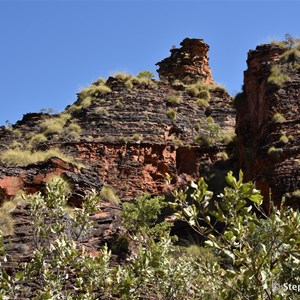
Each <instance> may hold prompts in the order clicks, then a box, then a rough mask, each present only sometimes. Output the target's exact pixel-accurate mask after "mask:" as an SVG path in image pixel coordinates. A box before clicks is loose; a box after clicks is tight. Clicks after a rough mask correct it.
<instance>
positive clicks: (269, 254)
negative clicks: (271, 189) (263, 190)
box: [173, 172, 300, 300]
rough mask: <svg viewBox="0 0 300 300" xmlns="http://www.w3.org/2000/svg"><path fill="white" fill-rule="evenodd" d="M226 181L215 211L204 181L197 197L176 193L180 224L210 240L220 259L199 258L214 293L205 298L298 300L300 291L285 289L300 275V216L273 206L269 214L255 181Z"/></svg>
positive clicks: (196, 190)
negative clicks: (186, 225) (205, 259)
mask: <svg viewBox="0 0 300 300" xmlns="http://www.w3.org/2000/svg"><path fill="white" fill-rule="evenodd" d="M226 181H227V183H228V186H227V187H225V189H224V192H223V193H222V194H220V195H219V196H218V197H219V199H218V202H217V203H215V206H214V208H210V207H211V199H212V195H213V193H212V192H210V191H209V190H208V189H207V184H206V183H205V182H204V180H203V178H201V179H200V180H199V181H198V183H192V184H191V188H192V189H193V192H192V195H191V197H189V198H187V197H186V194H185V193H184V192H183V191H176V192H175V193H174V196H175V199H176V200H175V203H174V204H173V207H174V209H176V207H177V212H176V213H175V216H176V217H177V219H178V220H181V221H183V222H186V223H187V224H189V225H190V226H191V228H193V229H194V230H195V231H196V232H197V233H198V234H200V235H201V236H202V238H203V239H204V240H205V242H204V245H205V248H206V249H211V252H212V253H214V254H216V255H217V260H215V261H213V262H208V264H206V263H203V262H201V260H196V259H194V262H195V263H196V264H198V266H199V268H198V270H199V271H198V272H199V273H201V275H202V277H204V278H207V285H208V287H209V290H208V291H207V290H206V291H207V292H208V293H207V294H206V296H207V298H204V299H211V293H212V291H214V292H215V296H216V298H215V299H236V300H242V299H253V300H254V299H287V298H289V297H291V299H294V296H295V297H296V298H297V295H296V292H295V291H293V290H291V289H290V290H287V289H284V288H283V287H284V286H283V285H284V283H286V282H289V281H290V280H291V278H298V276H299V272H298V271H296V272H295V270H298V266H299V260H298V257H299V255H298V253H299V252H298V248H299V241H298V239H297V237H298V235H299V234H298V229H299V228H300V215H299V213H298V212H297V211H295V210H293V209H292V208H289V207H285V206H280V208H277V207H275V206H274V205H273V204H272V203H271V207H270V211H269V213H268V215H266V214H265V212H264V211H263V208H262V207H263V206H262V205H263V197H262V196H261V194H260V191H258V190H257V189H256V188H255V185H254V184H253V183H252V182H247V183H243V174H242V172H240V177H239V179H236V178H235V177H233V175H232V172H229V173H228V174H227V176H226ZM258 212H259V214H260V215H258ZM216 222H218V223H219V224H222V231H219V230H218V228H221V226H220V227H218V228H216V227H215V224H216ZM196 255H197V254H196ZM295 268H296V269H295ZM199 273H198V274H199ZM255 274H256V275H255ZM274 286H276V289H275V288H274ZM202 289H203V286H202ZM278 289H279V291H280V292H278ZM203 292H205V290H204V289H203ZM270 295H272V296H271V297H270ZM277 296H279V297H277ZM198 299H203V298H202V297H199V298H198Z"/></svg>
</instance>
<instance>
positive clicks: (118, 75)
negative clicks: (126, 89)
mask: <svg viewBox="0 0 300 300" xmlns="http://www.w3.org/2000/svg"><path fill="white" fill-rule="evenodd" d="M113 77H115V78H117V79H120V80H123V81H127V80H129V79H130V78H132V76H131V75H130V74H126V73H123V72H118V73H116V74H115V75H114V76H113Z"/></svg>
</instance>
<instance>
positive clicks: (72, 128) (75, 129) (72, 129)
mask: <svg viewBox="0 0 300 300" xmlns="http://www.w3.org/2000/svg"><path fill="white" fill-rule="evenodd" d="M65 130H66V131H68V132H76V133H80V132H81V130H82V129H81V127H80V126H79V125H78V124H77V123H71V124H69V125H68V126H67V127H66V129H65Z"/></svg>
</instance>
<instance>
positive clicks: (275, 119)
mask: <svg viewBox="0 0 300 300" xmlns="http://www.w3.org/2000/svg"><path fill="white" fill-rule="evenodd" d="M272 121H273V122H274V123H282V122H285V117H284V116H283V115H282V114H281V113H275V114H274V115H273V117H272Z"/></svg>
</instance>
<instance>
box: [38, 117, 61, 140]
mask: <svg viewBox="0 0 300 300" xmlns="http://www.w3.org/2000/svg"><path fill="white" fill-rule="evenodd" d="M65 123H66V122H65V121H64V120H63V119H61V118H59V117H57V118H51V119H46V120H44V121H43V122H41V124H40V127H41V130H42V132H43V134H44V135H45V136H47V135H51V134H60V133H62V132H63V130H64V129H63V127H64V125H65Z"/></svg>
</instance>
